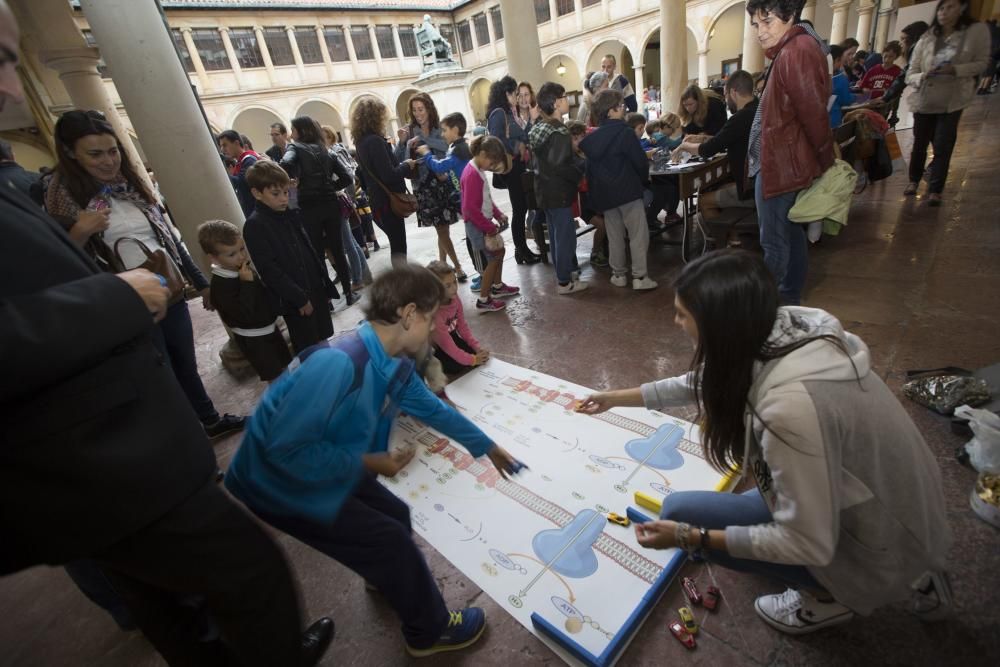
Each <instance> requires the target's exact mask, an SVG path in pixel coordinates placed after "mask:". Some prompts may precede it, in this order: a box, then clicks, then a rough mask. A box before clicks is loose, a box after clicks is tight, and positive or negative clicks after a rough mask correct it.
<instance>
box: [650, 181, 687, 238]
mask: <svg viewBox="0 0 1000 667" xmlns="http://www.w3.org/2000/svg"><path fill="white" fill-rule="evenodd" d="M649 189H650V191H652V193H653V201H652V202H650V204H649V206H648V207H647V208H646V224H648V225H649V226H650V227H658V226H659V224H660V221H659V220H658V219H657V216H658V215H660V211H664V210H665V211H666V212H667V213H677V205H678V204H680V201H681V190H680V184H679V182H678V180H677V177H676V176H673V175H670V176H652V177H651V178H650V179H649Z"/></svg>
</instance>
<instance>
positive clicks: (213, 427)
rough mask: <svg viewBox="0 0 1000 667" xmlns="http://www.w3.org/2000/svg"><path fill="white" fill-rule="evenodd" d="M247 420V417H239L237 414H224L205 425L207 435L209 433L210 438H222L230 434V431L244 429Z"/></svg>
mask: <svg viewBox="0 0 1000 667" xmlns="http://www.w3.org/2000/svg"><path fill="white" fill-rule="evenodd" d="M246 421H247V418H246V417H237V416H236V415H230V414H225V415H222V416H221V417H219V419H218V421H216V422H215V423H214V424H205V425H204V426H205V435H207V436H208V437H209V439H210V440H215V439H216V438H221V437H222V436H224V435H229V434H230V433H235V432H236V431H242V430H243V426H244V425H245V424H246Z"/></svg>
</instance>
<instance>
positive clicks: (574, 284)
mask: <svg viewBox="0 0 1000 667" xmlns="http://www.w3.org/2000/svg"><path fill="white" fill-rule="evenodd" d="M588 287H590V285H588V284H587V283H585V282H581V281H579V280H571V281H570V282H568V283H566V284H565V285H560V286H559V293H560V294H576V293H577V292H582V291H583V290H585V289H587V288H588Z"/></svg>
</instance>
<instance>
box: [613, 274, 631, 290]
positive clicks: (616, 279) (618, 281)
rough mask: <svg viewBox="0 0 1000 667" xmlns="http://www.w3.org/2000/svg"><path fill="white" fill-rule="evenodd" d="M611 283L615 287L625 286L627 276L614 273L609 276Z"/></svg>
mask: <svg viewBox="0 0 1000 667" xmlns="http://www.w3.org/2000/svg"><path fill="white" fill-rule="evenodd" d="M611 284H612V285H614V286H615V287H625V286H626V285H628V276H625V275H620V274H617V273H616V274H615V275H613V276H611Z"/></svg>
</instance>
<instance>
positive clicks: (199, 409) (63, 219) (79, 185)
mask: <svg viewBox="0 0 1000 667" xmlns="http://www.w3.org/2000/svg"><path fill="white" fill-rule="evenodd" d="M55 135H56V143H57V145H58V148H59V164H58V165H57V166H56V169H55V171H54V172H53V174H52V176H51V178H50V180H49V181H48V182H47V183H46V186H45V208H46V210H47V211H48V212H49V214H50V215H51V216H52V217H53V218H55V219H56V220H58V221H59V222H60V223H61V224H62V225H63V226H64V227H65V229H66V230H67V232H68V233H69V236H70V238H71V239H72V240H73V241H75V242H76V243H77V244H78V245H80V246H82V247H83V248H84V249H85V250H87V252H88V253H89V254H90V256H91V257H92V258H93V259H94V261H95V262H97V264H98V265H99V266H100V267H101V268H103V269H104V270H106V271H111V272H115V273H117V272H120V271H125V270H128V269H133V268H136V267H137V266H139V265H141V264H142V263H143V262H145V261H146V256H145V255H144V254H143V252H142V251H141V250H140V249H139V246H138V244H136V243H134V242H132V241H125V242H122V243H121V244H120V246H119V250H120V255H121V261H119V259H118V258H117V257H116V256H115V253H114V246H115V242H116V241H118V240H119V239H123V238H130V239H135V240H137V241H141V242H142V243H144V244H145V245H146V246H147V247H148V248H149V249H150V250H151V251H154V252H155V251H156V250H163V251H165V252H166V254H167V256H168V257H169V258H170V259H171V261H173V262H174V263H175V264H176V265H177V267H178V268H179V269H180V270H181V272H182V274H184V275H185V277H186V278H187V280H188V281H190V282H191V283H192V284H193V285H194V286H195V289H197V290H198V291H199V293H200V294H201V295H202V297H203V299H204V300H205V302H206V303H207V300H208V281H207V280H206V279H205V276H204V275H203V274H202V272H201V271H200V270H199V269H198V266H197V265H196V264H195V263H194V261H193V260H192V259H191V255H190V254H189V253H188V251H187V249H186V248H185V247H184V244H183V243H181V242H180V241H179V240H177V239H176V238H175V237H174V235H173V233H172V232H171V230H170V225H169V224H168V223H167V222H166V220H165V219H164V217H163V211H162V210H161V209H160V205H159V202H158V200H157V199H156V197H155V195H154V194H153V193H152V192H150V190H149V188H148V187H147V185H146V183H145V182H144V181H142V180H141V179H140V178H139V176H138V172H137V171H136V168H135V166H134V165H133V164H132V163H131V162H130V161H129V159H128V156H127V154H126V153H125V151H124V149H123V148H122V145H121V141H120V140H119V139H118V137H117V136H116V135H115V131H114V129H113V128H112V126H111V125H110V124H109V123H108V122H107V120H105V118H104V115H103V114H101V113H100V112H98V111H70V112H67V113H65V114H63V116H62V117H61V118H60V119H59V121H58V122H57V123H56V127H55ZM154 343H156V346H157V348H158V349H159V350H160V352H161V353H162V354H163V355H164V356H165V357H167V358H168V359H169V361H170V364H171V367H172V368H173V371H174V374H175V375H176V376H177V380H178V382H180V385H181V387H182V388H183V389H184V393H185V394H186V395H187V398H188V401H189V402H190V403H191V407H192V408H194V411H195V412H196V413H197V415H198V417H199V418H200V419H201V421H202V424H204V426H205V431H206V432H207V433H208V435H209V437H213V438H215V437H219V436H221V435H224V434H226V433H231V432H233V431H237V430H240V429H241V428H243V422H244V419H245V418H244V417H236V416H233V415H220V414H219V413H218V412H217V411H216V409H215V406H214V405H213V404H212V399H210V398H209V397H208V394H207V393H206V392H205V387H204V385H203V384H202V382H201V376H200V375H199V374H198V365H197V360H196V358H195V351H194V333H193V331H192V327H191V315H190V313H189V312H188V307H187V303H186V302H185V301H184V299H180V300H179V301H178V302H177V303H175V304H173V305H172V306H170V308H169V309H168V310H167V315H166V317H164V318H163V319H162V320H161V321H160V322H159V323H158V325H157V327H156V329H154Z"/></svg>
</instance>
